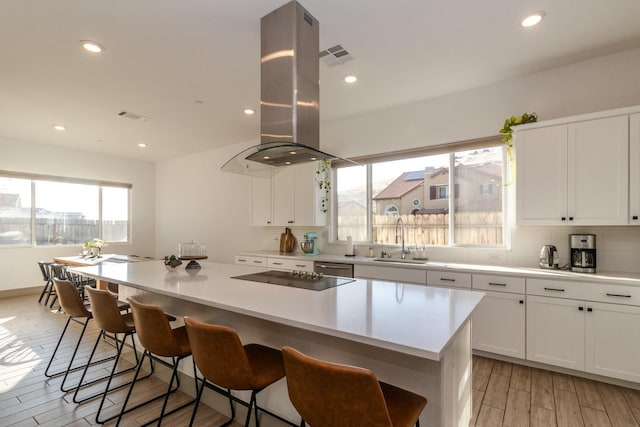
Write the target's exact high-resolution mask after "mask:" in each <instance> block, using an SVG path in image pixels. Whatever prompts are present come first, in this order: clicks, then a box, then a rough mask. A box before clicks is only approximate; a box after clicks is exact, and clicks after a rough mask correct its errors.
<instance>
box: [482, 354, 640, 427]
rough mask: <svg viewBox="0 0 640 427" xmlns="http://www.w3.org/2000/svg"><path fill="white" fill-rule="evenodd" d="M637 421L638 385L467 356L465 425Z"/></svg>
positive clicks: (618, 424) (599, 425) (616, 426)
mask: <svg viewBox="0 0 640 427" xmlns="http://www.w3.org/2000/svg"><path fill="white" fill-rule="evenodd" d="M639 363H640V361H639ZM639 425H640V391H637V390H632V389H628V388H624V387H618V386H614V385H610V384H605V383H601V382H598V381H592V380H588V379H584V378H578V377H573V376H570V375H565V374H559V373H556V372H549V371H545V370H542V369H535V368H529V367H526V366H521V365H516V364H513V363H507V362H502V361H498V360H493V359H488V358H485V357H477V356H474V358H473V419H472V421H471V426H476V427H481V426H482V427H499V426H505V427H526V426H531V427H542V426H544V427H548V426H558V427H574V426H575V427H578V426H587V427H589V426H592V427H623V426H624V427H632V426H635V427H638V426H639Z"/></svg>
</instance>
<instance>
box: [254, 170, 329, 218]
mask: <svg viewBox="0 0 640 427" xmlns="http://www.w3.org/2000/svg"><path fill="white" fill-rule="evenodd" d="M281 169H282V170H279V171H278V172H277V173H275V174H274V175H273V177H272V178H271V179H262V178H252V180H251V184H252V186H251V209H252V212H251V225H277V226H317V227H321V226H324V225H326V214H325V213H323V212H322V211H321V197H322V193H321V191H320V189H319V188H318V185H317V183H316V181H315V176H316V163H315V162H312V163H305V164H303V165H298V166H286V167H282V168H281Z"/></svg>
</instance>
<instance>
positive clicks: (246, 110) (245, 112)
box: [243, 108, 255, 116]
mask: <svg viewBox="0 0 640 427" xmlns="http://www.w3.org/2000/svg"><path fill="white" fill-rule="evenodd" d="M243 113H244V114H246V115H247V116H252V115H254V114H255V111H253V110H252V109H251V108H245V109H244V111H243Z"/></svg>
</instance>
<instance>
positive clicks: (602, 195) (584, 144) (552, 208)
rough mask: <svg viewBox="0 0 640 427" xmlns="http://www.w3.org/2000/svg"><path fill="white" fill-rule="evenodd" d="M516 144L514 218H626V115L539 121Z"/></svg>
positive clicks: (610, 221)
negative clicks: (564, 120)
mask: <svg viewBox="0 0 640 427" xmlns="http://www.w3.org/2000/svg"><path fill="white" fill-rule="evenodd" d="M515 146H516V203H517V206H516V209H517V212H516V218H517V221H518V224H521V225H623V224H628V223H629V116H628V115H620V116H615V117H606V118H599V119H591V120H583V121H575V122H571V123H566V124H562V123H560V124H553V125H549V126H546V125H544V124H543V123H539V124H536V126H533V127H528V128H525V129H522V130H521V131H517V132H516V143H515ZM638 156H639V157H640V153H639V154H638ZM639 175H640V173H639ZM639 187H640V185H639ZM638 197H639V198H640V190H639V192H638ZM638 203H639V204H640V202H638Z"/></svg>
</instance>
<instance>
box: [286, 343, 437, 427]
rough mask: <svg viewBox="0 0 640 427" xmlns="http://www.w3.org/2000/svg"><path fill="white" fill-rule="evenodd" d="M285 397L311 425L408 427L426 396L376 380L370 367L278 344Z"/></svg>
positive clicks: (323, 426)
mask: <svg viewBox="0 0 640 427" xmlns="http://www.w3.org/2000/svg"><path fill="white" fill-rule="evenodd" d="M282 357H283V358H284V367H285V371H286V373H287V387H288V389H289V398H290V399H291V403H293V406H294V407H295V408H296V410H297V411H298V412H299V413H300V415H301V416H302V420H303V421H302V423H301V424H300V425H301V426H304V425H305V421H306V422H308V423H310V424H311V426H312V427H337V426H349V427H359V426H361V427H410V426H413V425H414V424H415V425H416V426H418V427H419V426H420V421H419V419H418V417H419V416H420V413H421V412H422V409H423V408H424V407H425V405H426V404H427V399H425V398H424V397H422V396H419V395H417V394H415V393H412V392H410V391H407V390H403V389H401V388H398V387H395V386H392V385H390V384H385V383H383V382H378V380H377V379H376V376H375V375H374V373H373V372H371V371H370V370H368V369H364V368H358V367H355V366H348V365H341V364H337V363H330V362H325V361H322V360H318V359H314V358H312V357H309V356H306V355H304V354H302V353H300V352H299V351H297V350H295V349H293V348H291V347H283V348H282Z"/></svg>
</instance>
